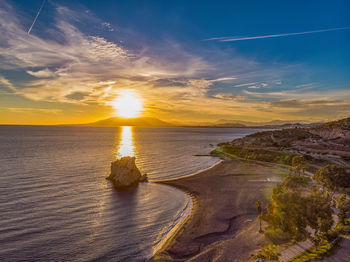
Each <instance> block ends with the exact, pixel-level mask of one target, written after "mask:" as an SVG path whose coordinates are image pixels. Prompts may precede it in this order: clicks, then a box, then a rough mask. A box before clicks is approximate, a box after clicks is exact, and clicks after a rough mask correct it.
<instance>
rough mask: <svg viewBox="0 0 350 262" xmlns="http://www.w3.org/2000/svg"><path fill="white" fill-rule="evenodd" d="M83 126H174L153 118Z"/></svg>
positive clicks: (111, 121)
mask: <svg viewBox="0 0 350 262" xmlns="http://www.w3.org/2000/svg"><path fill="white" fill-rule="evenodd" d="M81 125H82V126H111V127H114V126H172V124H170V123H167V122H165V121H162V120H159V119H157V118H153V117H137V118H120V117H111V118H107V119H103V120H99V121H97V122H93V123H87V124H81Z"/></svg>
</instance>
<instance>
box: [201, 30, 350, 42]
mask: <svg viewBox="0 0 350 262" xmlns="http://www.w3.org/2000/svg"><path fill="white" fill-rule="evenodd" d="M348 29H350V26H348V27H337V28H328V29H320V30H313V31H304V32H296V33H286V34H274V35H260V36H247V37H232V36H227V37H213V38H208V39H204V41H219V42H235V41H244V40H254V39H264V38H276V37H286V36H295V35H307V34H316V33H324V32H330V31H339V30H348Z"/></svg>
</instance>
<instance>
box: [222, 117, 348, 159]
mask: <svg viewBox="0 0 350 262" xmlns="http://www.w3.org/2000/svg"><path fill="white" fill-rule="evenodd" d="M223 144H226V146H230V147H232V148H244V149H263V150H270V151H272V152H277V151H284V152H293V153H295V152H299V153H301V152H302V153H303V154H322V155H325V154H333V155H338V156H343V157H350V118H345V119H342V120H338V121H333V122H328V123H325V124H321V125H318V126H313V127H307V128H305V127H304V128H300V127H294V128H286V129H280V130H274V131H265V132H258V133H254V134H251V135H248V136H245V137H243V138H238V139H235V140H233V141H232V142H229V143H223Z"/></svg>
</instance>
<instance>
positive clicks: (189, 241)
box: [149, 159, 280, 261]
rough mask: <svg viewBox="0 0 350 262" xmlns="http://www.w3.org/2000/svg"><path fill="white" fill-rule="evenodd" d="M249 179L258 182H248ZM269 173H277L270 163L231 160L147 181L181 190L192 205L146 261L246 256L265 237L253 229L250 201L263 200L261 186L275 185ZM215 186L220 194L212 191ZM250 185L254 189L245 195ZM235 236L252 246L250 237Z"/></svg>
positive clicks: (273, 174)
mask: <svg viewBox="0 0 350 262" xmlns="http://www.w3.org/2000/svg"><path fill="white" fill-rule="evenodd" d="M252 177H255V178H259V180H257V181H252V180H251V178H252ZM271 177H275V178H276V177H280V176H279V174H277V173H275V172H274V170H273V169H272V168H270V167H266V166H262V165H259V164H257V163H251V162H249V161H242V160H239V159H230V160H221V161H219V162H218V163H215V164H214V165H213V166H211V167H210V168H206V169H204V170H201V171H198V172H196V173H194V174H191V175H187V176H185V177H181V178H174V179H168V180H161V181H152V182H153V183H160V184H165V185H169V186H173V187H175V188H178V189H180V190H182V191H183V192H185V193H186V194H188V195H189V196H190V197H191V198H192V203H193V204H192V209H191V212H190V214H188V215H187V217H186V218H185V219H184V220H183V221H182V222H181V223H180V224H179V225H178V226H177V227H176V229H174V230H171V231H170V232H169V233H168V234H169V237H167V239H166V240H165V241H164V242H162V245H161V246H160V247H159V248H157V250H155V252H154V256H153V257H152V258H151V259H150V260H149V261H175V260H176V261H184V260H188V259H191V261H201V260H202V259H204V258H207V257H211V258H214V257H217V256H219V257H220V258H221V259H223V261H224V260H225V259H243V260H244V259H248V258H249V256H250V254H251V252H254V251H255V250H257V249H258V248H259V247H261V246H263V244H264V241H265V240H264V239H263V236H262V235H261V234H259V233H258V230H257V227H258V221H257V219H256V218H257V214H256V210H255V209H256V207H255V201H256V200H257V199H262V198H264V194H265V192H266V190H267V189H268V188H271V187H273V185H274V184H275V183H274V182H270V183H269V182H267V180H266V179H267V178H271ZM216 187H219V188H220V189H221V192H220V193H218V194H212V193H213V192H216V190H215V188H216ZM254 187H255V188H256V189H257V190H253V191H252V192H250V194H247V192H248V191H250V190H251V188H254ZM242 189H243V190H242ZM247 190H248V191H247ZM222 192H225V194H222ZM230 193H232V194H230ZM262 200H263V199H262ZM263 201H264V200H263ZM241 204H242V206H241ZM247 221H249V222H247ZM243 232H244V234H243ZM244 235H245V236H244ZM238 236H241V238H247V236H248V238H249V237H252V239H254V241H252V242H253V244H252V243H249V242H251V241H249V239H245V240H244V241H241V240H239V239H238V238H239V237H238ZM232 244H234V246H237V252H235V254H232V252H229V251H228V250H231V251H232V248H231V247H232ZM228 246H230V248H229V249H228V248H227V247H228ZM235 251H236V250H235ZM219 261H220V259H219Z"/></svg>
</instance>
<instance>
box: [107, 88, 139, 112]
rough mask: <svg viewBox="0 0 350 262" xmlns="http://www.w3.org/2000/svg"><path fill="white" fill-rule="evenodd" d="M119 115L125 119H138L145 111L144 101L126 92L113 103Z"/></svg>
mask: <svg viewBox="0 0 350 262" xmlns="http://www.w3.org/2000/svg"><path fill="white" fill-rule="evenodd" d="M113 107H114V108H115V109H116V110H117V115H118V116H120V117H124V118H132V117H138V116H139V115H140V113H141V111H142V109H143V107H142V100H141V98H139V97H138V96H137V95H136V94H133V93H129V92H125V93H122V94H121V95H119V96H118V98H117V99H116V100H115V101H114V102H113Z"/></svg>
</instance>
